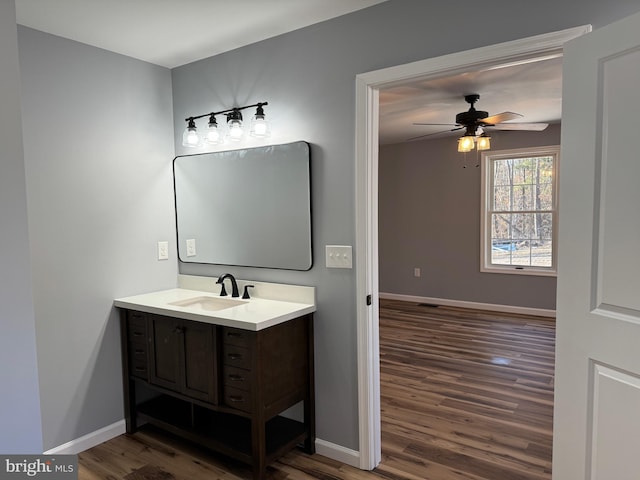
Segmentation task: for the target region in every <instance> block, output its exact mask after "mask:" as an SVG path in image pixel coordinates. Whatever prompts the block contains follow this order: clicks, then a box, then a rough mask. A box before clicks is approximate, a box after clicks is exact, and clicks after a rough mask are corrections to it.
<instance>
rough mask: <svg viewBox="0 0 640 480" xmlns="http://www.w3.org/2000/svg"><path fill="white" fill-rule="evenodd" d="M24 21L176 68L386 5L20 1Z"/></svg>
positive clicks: (325, 0) (362, 0) (346, 0)
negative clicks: (371, 7)
mask: <svg viewBox="0 0 640 480" xmlns="http://www.w3.org/2000/svg"><path fill="white" fill-rule="evenodd" d="M15 1H16V16H17V20H18V23H19V24H20V25H24V26H27V27H31V28H34V29H36V30H40V31H43V32H47V33H51V34H53V35H58V36H61V37H65V38H69V39H72V40H76V41H78V42H82V43H86V44H89V45H93V46H95V47H100V48H103V49H106V50H110V51H112V52H117V53H120V54H123V55H127V56H130V57H134V58H137V59H140V60H144V61H147V62H151V63H154V64H157V65H162V66H164V67H168V68H173V67H177V66H180V65H184V64H186V63H190V62H193V61H196V60H200V59H202V58H207V57H211V56H213V55H217V54H219V53H222V52H226V51H229V50H233V49H235V48H239V47H242V46H244V45H248V44H250V43H255V42H259V41H261V40H264V39H266V38H270V37H275V36H277V35H280V34H283V33H287V32H290V31H293V30H297V29H299V28H302V27H306V26H308V25H312V24H314V23H319V22H322V21H324V20H328V19H330V18H333V17H338V16H340V15H345V14H347V13H350V12H353V11H356V10H360V9H362V8H366V7H370V6H372V5H375V4H377V3H382V2H383V1H385V0H269V1H265V0H15Z"/></svg>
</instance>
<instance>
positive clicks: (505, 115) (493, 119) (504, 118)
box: [478, 112, 522, 125]
mask: <svg viewBox="0 0 640 480" xmlns="http://www.w3.org/2000/svg"><path fill="white" fill-rule="evenodd" d="M516 118H522V115H520V114H519V113H513V112H502V113H498V114H497V115H491V116H490V117H486V118H483V119H481V120H479V121H478V122H479V123H489V124H491V125H496V124H497V123H502V122H508V121H509V120H515V119H516Z"/></svg>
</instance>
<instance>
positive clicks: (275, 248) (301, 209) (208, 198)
mask: <svg viewBox="0 0 640 480" xmlns="http://www.w3.org/2000/svg"><path fill="white" fill-rule="evenodd" d="M173 174H174V189H175V202H176V224H177V230H178V256H179V259H180V261H182V262H192V263H211V264H219V265H238V266H250V267H264V268H278V269H286V270H309V269H310V268H311V265H312V252H311V157H310V150H309V144H308V143H306V142H294V143H289V144H284V145H270V146H266V147H256V148H247V149H241V150H230V151H224V152H213V153H203V154H197V155H184V156H179V157H176V158H175V159H174V160H173Z"/></svg>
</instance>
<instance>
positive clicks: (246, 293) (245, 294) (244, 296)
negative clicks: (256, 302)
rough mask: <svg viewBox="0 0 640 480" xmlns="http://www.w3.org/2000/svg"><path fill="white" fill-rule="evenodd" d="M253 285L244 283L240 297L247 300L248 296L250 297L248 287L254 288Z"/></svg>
mask: <svg viewBox="0 0 640 480" xmlns="http://www.w3.org/2000/svg"><path fill="white" fill-rule="evenodd" d="M254 287H255V285H245V286H244V292H243V294H242V298H244V299H245V300H248V299H249V298H251V297H250V296H249V289H250V288H254Z"/></svg>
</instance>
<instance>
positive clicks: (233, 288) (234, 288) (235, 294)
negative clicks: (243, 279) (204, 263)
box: [216, 273, 240, 297]
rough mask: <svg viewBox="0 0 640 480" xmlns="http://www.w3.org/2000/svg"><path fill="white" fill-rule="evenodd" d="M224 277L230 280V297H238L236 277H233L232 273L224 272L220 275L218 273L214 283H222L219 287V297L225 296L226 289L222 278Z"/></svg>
mask: <svg viewBox="0 0 640 480" xmlns="http://www.w3.org/2000/svg"><path fill="white" fill-rule="evenodd" d="M225 278H228V279H230V280H231V296H232V297H239V296H240V292H239V291H238V283H237V282H236V279H235V278H234V276H233V275H231V274H230V273H224V274H222V275H220V277H218V280H217V281H216V283H219V284H220V285H222V288H221V289H220V296H221V297H226V296H227V291H226V290H225V288H224V280H225Z"/></svg>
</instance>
